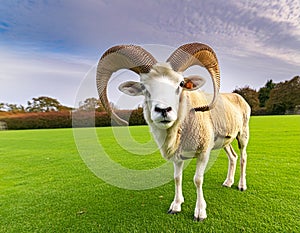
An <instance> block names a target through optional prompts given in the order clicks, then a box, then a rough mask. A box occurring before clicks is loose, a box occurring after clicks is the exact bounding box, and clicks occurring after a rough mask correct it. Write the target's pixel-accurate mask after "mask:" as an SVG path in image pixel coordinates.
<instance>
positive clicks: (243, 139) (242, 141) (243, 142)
mask: <svg viewBox="0 0 300 233" xmlns="http://www.w3.org/2000/svg"><path fill="white" fill-rule="evenodd" d="M237 140H238V143H239V148H240V151H241V161H240V163H241V174H240V181H239V185H238V188H239V190H240V191H245V190H246V189H247V185H246V166H247V152H246V148H247V145H248V141H249V128H248V126H247V127H246V129H245V130H244V132H243V133H242V134H240V135H238V137H237Z"/></svg>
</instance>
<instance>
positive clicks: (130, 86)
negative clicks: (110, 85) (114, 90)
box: [119, 81, 143, 96]
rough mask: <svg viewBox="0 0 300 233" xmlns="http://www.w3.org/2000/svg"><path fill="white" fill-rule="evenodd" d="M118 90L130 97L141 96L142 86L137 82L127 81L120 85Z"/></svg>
mask: <svg viewBox="0 0 300 233" xmlns="http://www.w3.org/2000/svg"><path fill="white" fill-rule="evenodd" d="M119 90H120V91H122V92H123V93H125V94H127V95H131V96H138V95H143V89H142V84H141V83H139V82H133V81H128V82H125V83H122V84H120V86H119Z"/></svg>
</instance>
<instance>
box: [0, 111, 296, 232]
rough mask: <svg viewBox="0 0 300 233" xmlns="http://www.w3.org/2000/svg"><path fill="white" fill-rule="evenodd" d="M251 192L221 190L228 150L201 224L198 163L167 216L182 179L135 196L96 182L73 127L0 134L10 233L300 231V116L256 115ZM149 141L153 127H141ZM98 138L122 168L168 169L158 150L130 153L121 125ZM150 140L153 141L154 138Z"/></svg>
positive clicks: (215, 170) (0, 181)
mask: <svg viewBox="0 0 300 233" xmlns="http://www.w3.org/2000/svg"><path fill="white" fill-rule="evenodd" d="M250 124H251V126H250V127H251V128H250V129H251V140H250V143H249V147H248V169H247V182H248V190H247V191H245V192H239V191H238V190H237V181H238V176H239V167H238V168H237V174H236V181H235V185H234V187H233V188H231V189H229V188H224V187H222V186H221V184H222V183H223V181H224V179H225V178H226V174H227V157H226V155H225V153H224V152H223V151H222V152H221V153H220V154H219V155H218V159H217V161H216V162H215V163H214V164H213V166H212V167H211V169H210V170H209V171H208V172H207V173H206V175H205V182H204V195H205V199H206V202H207V214H208V218H207V219H206V220H205V221H204V222H200V223H199V222H194V221H193V211H194V205H195V201H196V194H195V187H194V184H193V175H194V170H195V166H194V165H195V161H192V162H191V163H190V164H189V166H188V167H187V168H186V169H185V171H184V177H183V179H184V180H183V192H184V196H185V203H184V204H183V206H182V212H181V213H179V214H177V215H168V214H166V212H167V210H168V208H169V205H170V203H171V201H172V200H173V195H174V185H173V182H169V183H167V184H165V185H163V186H160V187H157V188H153V189H148V190H142V191H133V190H126V189H121V188H117V187H115V186H112V185H109V184H107V183H105V182H104V181H102V180H101V179H99V178H98V177H96V176H95V175H94V174H93V173H92V172H91V171H90V170H89V169H88V168H87V166H86V165H85V163H84V162H83V160H82V159H81V157H80V155H79V153H78V151H77V148H76V144H75V142H74V137H73V131H72V129H57V130H26V131H0V232H300V194H299V193H300V192H299V191H300V190H299V187H300V178H299V170H300V116H264V117H252V118H251V122H250ZM130 131H131V132H132V135H133V137H134V138H135V139H136V140H138V141H140V142H144V141H148V140H149V138H150V136H149V133H148V127H146V126H140V127H131V128H130ZM97 135H98V137H99V138H101V139H103V140H102V141H101V143H102V144H104V145H103V147H105V148H106V149H107V150H108V151H109V153H110V154H112V155H113V156H112V157H111V158H112V159H113V160H114V161H116V162H118V163H120V164H122V165H123V166H128V167H131V168H134V169H146V168H147V167H148V168H153V167H154V166H158V165H160V164H162V163H163V162H164V160H163V159H162V158H161V157H160V155H159V153H158V152H154V153H152V154H151V155H149V156H137V155H132V154H130V153H128V152H126V151H125V152H124V151H123V150H122V149H120V147H119V146H118V144H117V143H116V142H115V140H114V137H113V135H112V131H111V128H98V129H97ZM144 135H145V136H144Z"/></svg>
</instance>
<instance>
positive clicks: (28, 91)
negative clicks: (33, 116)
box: [0, 47, 94, 105]
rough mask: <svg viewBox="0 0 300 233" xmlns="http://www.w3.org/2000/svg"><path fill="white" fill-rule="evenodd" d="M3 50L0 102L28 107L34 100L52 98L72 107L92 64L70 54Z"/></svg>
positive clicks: (0, 72)
mask: <svg viewBox="0 0 300 233" xmlns="http://www.w3.org/2000/svg"><path fill="white" fill-rule="evenodd" d="M0 49H1V57H0V100H1V102H9V103H21V104H26V102H27V100H30V99H31V98H32V97H37V96H40V95H49V96H53V97H55V98H58V99H60V100H63V103H65V104H68V105H73V104H74V99H75V97H74V96H75V93H76V90H77V88H78V86H79V84H80V82H81V80H82V79H83V78H84V76H85V74H86V72H87V71H88V70H89V69H90V67H91V64H93V63H92V62H91V61H89V60H82V58H80V59H79V58H77V57H75V56H73V55H70V54H50V53H36V52H33V51H31V52H30V53H28V52H27V51H26V50H25V51H23V52H20V50H18V51H14V52H12V49H9V48H3V47H0ZM93 65H94V64H93Z"/></svg>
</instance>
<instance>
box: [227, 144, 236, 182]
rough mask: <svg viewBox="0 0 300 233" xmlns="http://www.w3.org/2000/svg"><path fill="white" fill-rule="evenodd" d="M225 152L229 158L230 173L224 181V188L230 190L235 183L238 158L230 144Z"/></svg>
mask: <svg viewBox="0 0 300 233" xmlns="http://www.w3.org/2000/svg"><path fill="white" fill-rule="evenodd" d="M224 150H225V152H226V154H227V156H228V172H227V178H226V180H225V181H224V183H223V186H225V187H229V188H230V187H231V186H232V184H233V183H234V174H235V169H236V161H237V158H238V156H237V154H236V153H235V151H234V149H233V148H232V146H231V145H230V144H229V145H227V146H225V147H224Z"/></svg>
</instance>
